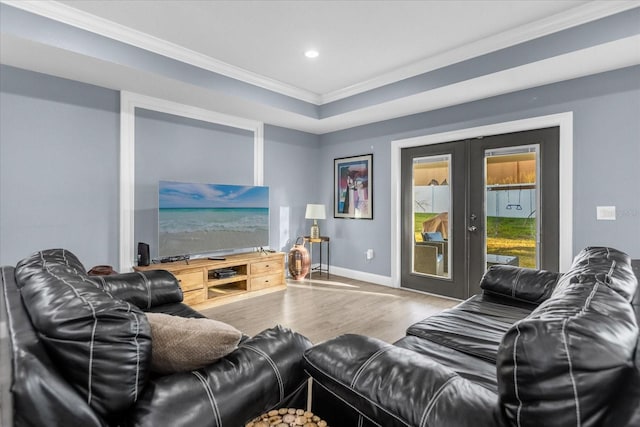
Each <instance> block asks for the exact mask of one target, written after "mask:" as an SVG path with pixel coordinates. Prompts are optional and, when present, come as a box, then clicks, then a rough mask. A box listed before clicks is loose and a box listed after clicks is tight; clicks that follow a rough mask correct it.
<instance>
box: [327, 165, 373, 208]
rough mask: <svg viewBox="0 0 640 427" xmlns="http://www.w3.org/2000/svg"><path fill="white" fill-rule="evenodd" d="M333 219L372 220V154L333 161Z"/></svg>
mask: <svg viewBox="0 0 640 427" xmlns="http://www.w3.org/2000/svg"><path fill="white" fill-rule="evenodd" d="M333 217H334V218H348V219H373V154H363V155H361V156H352V157H341V158H337V159H334V160H333Z"/></svg>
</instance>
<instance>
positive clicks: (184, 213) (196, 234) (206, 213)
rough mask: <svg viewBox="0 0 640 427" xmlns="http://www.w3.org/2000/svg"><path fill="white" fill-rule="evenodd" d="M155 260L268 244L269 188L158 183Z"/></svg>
mask: <svg viewBox="0 0 640 427" xmlns="http://www.w3.org/2000/svg"><path fill="white" fill-rule="evenodd" d="M158 207H159V209H158V242H159V248H158V253H159V256H160V257H168V256H176V255H194V254H207V253H213V252H219V251H223V250H232V249H245V248H255V247H261V246H267V245H268V244H269V187H259V186H242V185H219V184H195V183H183V182H172V181H160V182H159V185H158Z"/></svg>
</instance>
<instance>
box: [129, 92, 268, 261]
mask: <svg viewBox="0 0 640 427" xmlns="http://www.w3.org/2000/svg"><path fill="white" fill-rule="evenodd" d="M136 108H143V109H146V110H152V111H158V112H161V113H166V114H172V115H175V116H181V117H187V118H190V119H195V120H201V121H205V122H210V123H216V124H220V125H224V126H229V127H234V128H238V129H244V130H249V131H252V132H253V185H263V182H264V124H263V123H262V122H259V121H255V120H249V119H244V118H241V117H235V116H230V115H227V114H222V113H217V112H214V111H209V110H204V109H202V108H197V107H192V106H189V105H184V104H178V103H175V102H171V101H167V100H164V99H159V98H153V97H150V96H146V95H140V94H136V93H132V92H127V91H121V92H120V243H119V264H120V265H119V271H121V272H126V271H130V270H131V267H132V266H133V265H135V262H136V258H137V253H136V251H135V249H134V240H135V237H134V215H135V143H136V141H135V139H136V137H135V110H136Z"/></svg>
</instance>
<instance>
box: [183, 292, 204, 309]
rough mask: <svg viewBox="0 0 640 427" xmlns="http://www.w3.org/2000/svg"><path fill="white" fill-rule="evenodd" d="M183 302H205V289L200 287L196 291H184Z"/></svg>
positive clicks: (190, 303) (189, 303)
mask: <svg viewBox="0 0 640 427" xmlns="http://www.w3.org/2000/svg"><path fill="white" fill-rule="evenodd" d="M182 295H183V299H182V302H183V303H185V304H187V305H192V304H198V303H201V302H204V290H202V289H198V290H195V291H188V292H182Z"/></svg>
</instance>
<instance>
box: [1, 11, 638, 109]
mask: <svg viewBox="0 0 640 427" xmlns="http://www.w3.org/2000/svg"><path fill="white" fill-rule="evenodd" d="M0 2H2V3H6V4H8V5H10V6H13V7H16V8H19V9H22V10H25V11H27V12H31V13H34V14H37V15H40V16H44V17H46V18H49V19H53V20H55V21H58V22H62V23H65V24H68V25H71V26H74V27H76V28H80V29H83V30H87V31H90V32H93V33H95V34H99V35H102V36H105V37H108V38H111V39H114V40H117V41H120V42H123V43H127V44H129V45H132V46H136V47H139V48H142V49H145V50H148V51H150V52H154V53H157V54H160V55H163V56H166V57H169V58H172V59H175V60H178V61H181V62H184V63H187V64H191V65H194V66H196V67H200V68H203V69H206V70H209V71H212V72H215V73H218V74H221V75H224V76H227V77H230V78H233V79H236V80H239V81H243V82H245V83H249V84H252V85H255V86H258V87H261V88H264V89H268V90H271V91H274V92H277V93H280V94H282V95H286V96H290V97H292V98H296V99H299V100H302V101H305V102H309V103H312V104H315V105H322V104H325V103H328V102H333V101H337V100H340V99H344V98H348V97H350V96H353V95H357V94H359V93H362V92H365V91H368V90H372V89H375V88H378V87H381V86H384V85H386V84H390V83H393V82H396V81H399V80H403V79H406V78H409V77H413V76H416V75H420V74H423V73H426V72H428V71H431V70H434V69H438V68H442V67H445V66H447V65H451V64H454V63H457V62H460V61H463V60H465V59H470V58H473V57H477V56H479V55H483V54H486V53H489V52H493V51H496V50H499V49H503V48H506V47H509V46H513V45H515V44H518V43H522V42H525V41H527V40H532V39H535V38H537V37H541V36H544V35H548V34H551V33H554V32H558V31H562V30H564V29H567V28H571V27H574V26H577V25H581V24H584V23H587V22H590V21H593V20H596V19H599V18H603V17H605V16H609V15H613V14H615V13H618V12H622V11H625V10H629V9H632V8H635V7H638V3H637V2H631V1H608V2H591V3H587V4H585V5H583V6H580V7H576V8H573V9H571V10H569V11H566V12H563V13H559V14H557V15H555V16H552V17H549V18H547V19H542V20H539V21H536V22H532V23H531V24H528V25H525V26H521V27H519V28H517V29H514V30H512V31H507V32H504V33H502V34H499V35H496V36H493V37H488V38H485V39H482V40H479V41H477V42H475V43H471V44H468V45H465V46H462V47H460V48H458V49H453V50H451V51H448V52H446V53H443V54H441V55H437V56H434V57H430V58H426V59H424V60H422V61H418V62H416V63H413V64H409V65H407V66H405V67H402V68H399V69H397V70H395V71H392V72H390V73H386V74H383V75H381V76H378V77H376V78H374V79H370V80H367V81H365V82H361V83H358V84H356V85H352V86H349V87H346V88H343V89H340V90H337V91H333V92H329V93H326V94H316V93H313V92H310V91H307V90H304V89H300V88H297V87H294V86H291V85H288V84H285V83H283V82H280V81H278V80H275V79H271V78H268V77H265V76H262V75H260V74H257V73H253V72H251V71H248V70H245V69H243V68H240V67H236V66H233V65H230V64H228V63H225V62H222V61H219V60H217V59H215V58H211V57H209V56H206V55H203V54H201V53H198V52H195V51H193V50H190V49H187V48H184V47H182V46H179V45H177V44H174V43H169V42H167V41H165V40H162V39H160V38H157V37H153V36H151V35H149V34H147V33H143V32H140V31H137V30H133V29H131V28H129V27H126V26H123V25H120V24H117V23H115V22H112V21H109V20H107V19H103V18H100V17H97V16H95V15H92V14H89V13H86V12H83V11H80V10H78V9H74V8H72V7H70V6H67V5H65V4H62V3H59V2H56V1H38V0H22V1H17V0H0Z"/></svg>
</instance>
